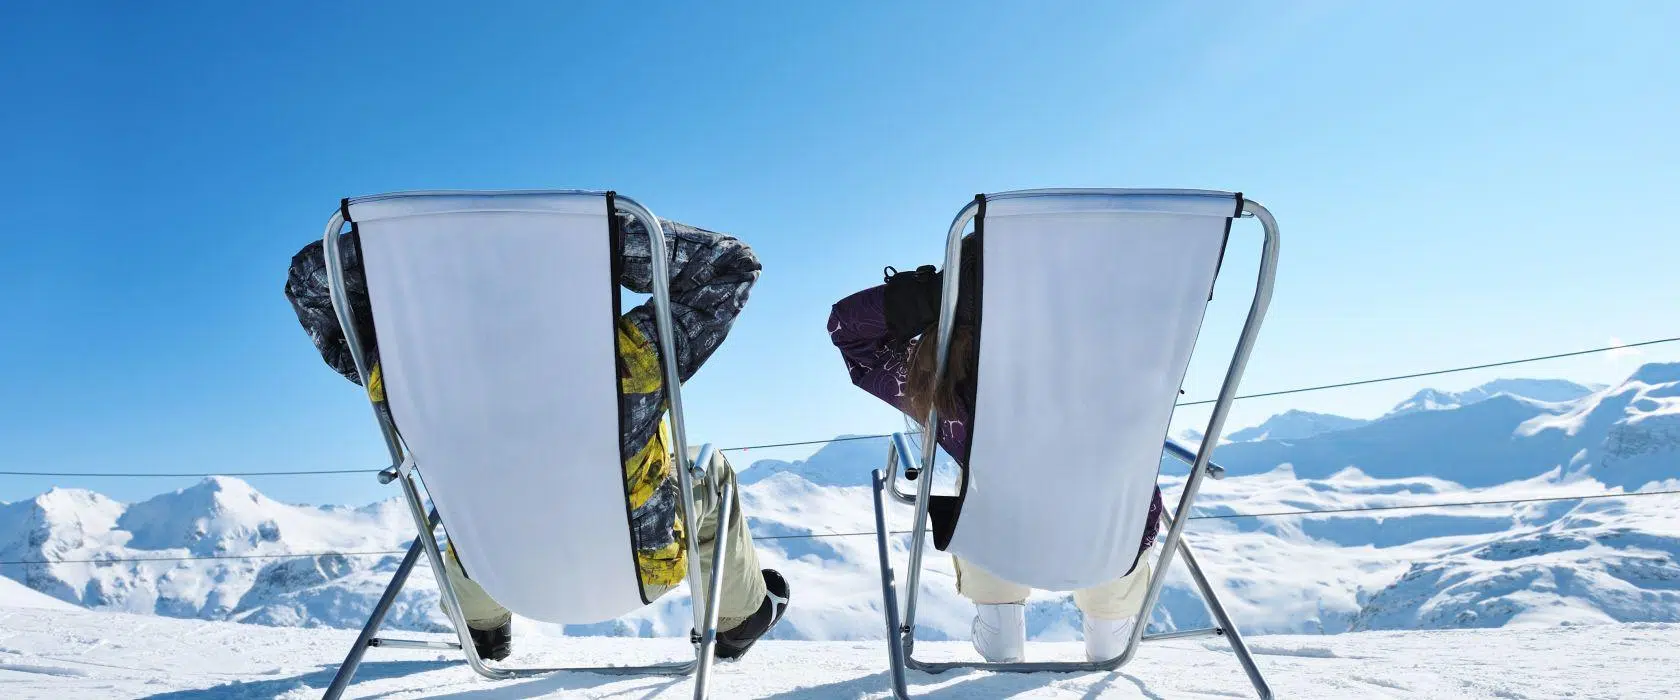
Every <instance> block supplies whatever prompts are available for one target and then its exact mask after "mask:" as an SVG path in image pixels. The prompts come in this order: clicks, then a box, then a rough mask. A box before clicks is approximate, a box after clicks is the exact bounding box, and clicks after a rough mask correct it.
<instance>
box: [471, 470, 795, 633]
mask: <svg viewBox="0 0 1680 700" xmlns="http://www.w3.org/2000/svg"><path fill="white" fill-rule="evenodd" d="M688 454H689V458H690V459H695V458H698V457H699V456H700V449H699V448H697V447H695V448H689V450H688ZM712 454H713V455H715V456H714V457H713V458H712V464H711V469H716V470H718V472H717V475H718V479H719V482H720V483H724V482H726V483H728V484H730V485H731V486H734V485H735V469H734V468H733V467H731V466H730V465H729V460H728V459H726V458H724V456H723V453H722V452H714V453H712ZM720 505H721V504H720V502H719V498H718V496H717V494H714V493H712V491H711V489H709V488H707V487H706V485H705V484H704V483H697V484H695V485H694V508H695V510H698V511H699V512H700V518H699V521H700V522H699V525H700V527H699V529H700V533H699V538H698V544H699V546H700V578H699V580H700V581H708V580H710V579H709V578H708V577H710V576H711V573H712V542H713V540H715V539H716V538H717V525H718V507H719V506H720ZM729 510H730V513H729V544H728V545H727V546H725V547H724V550H725V551H724V555H723V557H724V559H723V596H722V597H721V599H720V600H719V601H718V631H719V632H722V631H726V630H730V629H734V628H735V627H736V626H737V625H740V624H741V623H742V622H743V621H745V620H746V619H747V618H748V617H751V616H752V614H753V613H755V612H758V608H759V606H761V605H763V604H764V597H765V595H767V594H768V591H767V590H766V589H765V587H764V574H763V573H762V571H761V570H760V568H759V565H758V552H757V551H755V550H754V549H753V542H752V533H751V532H748V531H747V517H746V515H744V514H742V513H741V495H740V491H739V490H738V487H737V490H736V492H735V498H734V500H732V501H731V502H730V506H729ZM444 562H445V566H444V571H446V572H447V573H448V576H449V585H450V586H452V587H454V589H455V597H456V598H458V599H460V601H461V613H462V614H463V615H464V616H465V617H466V618H467V626H468V627H471V628H473V629H479V630H489V629H495V628H497V627H500V626H502V625H505V624H507V622H508V620H510V619H512V614H511V613H509V612H508V609H507V608H504V607H502V606H501V604H499V603H497V602H496V601H495V600H493V599H491V598H490V594H488V593H485V592H484V589H483V588H480V587H479V585H478V583H476V582H474V581H473V580H472V579H469V578H467V576H466V573H465V572H463V571H462V570H461V563H460V562H459V561H457V560H456V559H455V548H454V547H453V546H451V547H449V548H448V550H447V551H446V553H445V555H444ZM672 588H676V586H669V587H666V588H664V589H652V590H649V591H648V592H647V596H648V599H649V600H655V599H657V598H659V597H660V596H662V595H665V594H666V593H668V592H670V590H671V589H672Z"/></svg>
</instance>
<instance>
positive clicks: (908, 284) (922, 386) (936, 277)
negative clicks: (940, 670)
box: [828, 234, 1162, 662]
mask: <svg viewBox="0 0 1680 700" xmlns="http://www.w3.org/2000/svg"><path fill="white" fill-rule="evenodd" d="M980 255H981V240H980V237H979V236H978V235H974V234H971V235H969V236H968V237H967V238H965V239H964V240H963V243H962V272H961V276H962V278H961V279H960V280H958V292H957V310H956V320H955V323H954V325H953V326H952V328H951V345H950V359H949V362H948V364H949V367H947V368H946V372H945V375H944V376H943V377H936V376H935V368H934V365H935V360H936V358H935V357H934V356H935V355H936V354H937V352H936V350H935V345H936V343H935V341H934V338H935V336H936V334H935V333H934V331H935V328H936V326H937V325H938V323H939V301H940V295H941V293H942V292H941V290H942V280H941V273H939V272H936V271H935V270H934V268H933V266H931V265H925V266H922V267H921V268H919V269H917V270H914V271H910V272H898V271H896V270H893V269H892V268H890V267H889V268H887V269H886V274H885V277H886V279H885V280H884V281H885V284H881V285H877V286H874V287H870V288H868V289H865V290H863V291H860V292H857V293H855V294H852V295H850V296H848V297H846V298H844V299H841V300H840V301H839V302H837V303H835V304H834V307H833V309H832V311H831V312H830V314H829V317H828V335H829V339H830V340H831V341H832V342H833V343H834V346H835V347H836V348H839V350H840V355H841V357H842V358H844V359H845V362H846V371H847V372H848V373H850V374H851V378H852V383H853V384H855V385H857V386H858V387H859V388H862V389H863V390H864V391H867V392H869V393H870V394H873V395H874V396H875V397H877V398H879V399H881V400H882V401H885V402H887V403H889V404H892V405H893V406H894V407H896V408H898V409H899V410H900V411H903V412H904V413H905V414H907V415H909V416H910V417H911V418H912V419H914V420H916V421H917V422H918V423H920V422H922V421H924V420H926V419H927V415H928V410H929V409H930V408H938V410H939V437H938V439H939V446H940V447H942V448H944V450H945V452H946V453H947V454H950V455H951V456H952V458H953V459H955V460H956V462H957V463H958V464H959V465H963V466H964V467H966V465H967V462H968V446H969V434H968V421H969V417H970V416H972V415H973V409H974V396H975V391H974V379H973V378H974V376H975V373H976V371H977V368H978V366H979V348H978V346H977V344H976V343H977V339H978V337H979V335H978V333H977V330H978V328H979V309H978V304H977V299H978V297H979V292H978V290H979V271H980ZM924 340H925V341H926V342H923V341H924ZM964 478H966V474H965V477H964ZM960 506H961V501H960V500H959V497H956V496H933V497H932V498H931V500H930V501H929V503H928V514H929V516H930V517H931V519H932V520H933V535H934V546H935V547H936V548H938V549H939V550H941V551H943V550H944V549H945V548H946V546H947V545H949V544H950V541H951V535H952V534H953V533H954V532H955V528H956V523H957V519H958V517H959V516H960ZM1161 508H1162V505H1161V491H1160V489H1159V488H1157V489H1156V490H1155V498H1154V500H1153V501H1152V502H1151V504H1150V508H1149V516H1148V517H1149V522H1148V523H1146V524H1145V526H1144V532H1143V538H1142V540H1141V541H1140V542H1139V543H1138V558H1137V560H1136V562H1135V563H1134V564H1133V566H1132V570H1131V571H1130V572H1128V573H1127V574H1125V575H1123V576H1121V577H1120V578H1118V579H1115V580H1113V581H1110V582H1107V583H1103V584H1100V585H1097V586H1094V587H1091V588H1085V589H1081V590H1077V591H1074V594H1073V599H1074V603H1075V604H1076V605H1078V606H1079V609H1080V611H1081V612H1082V613H1083V614H1084V632H1085V655H1086V658H1088V659H1090V660H1091V661H1106V660H1108V659H1112V658H1114V657H1117V656H1119V655H1120V654H1121V653H1122V652H1124V651H1125V650H1126V645H1127V644H1128V643H1129V642H1130V641H1131V635H1132V625H1133V623H1134V621H1135V620H1136V618H1137V614H1138V611H1139V610H1140V609H1141V608H1142V607H1143V599H1144V596H1145V594H1146V593H1147V589H1148V586H1149V572H1150V566H1149V557H1148V554H1149V549H1150V548H1151V547H1152V546H1154V544H1155V534H1156V530H1157V529H1158V527H1159V525H1160V521H1161ZM952 559H953V561H954V564H955V567H956V572H957V592H958V593H960V594H961V595H962V596H963V597H965V598H968V599H969V600H971V601H973V602H974V605H975V617H974V626H973V642H974V648H975V650H976V651H978V652H980V655H981V656H983V657H985V659H986V660H987V661H993V662H1008V661H1021V660H1022V659H1023V657H1024V653H1023V652H1024V648H1025V646H1026V601H1027V596H1028V594H1030V593H1031V592H1032V591H1031V589H1030V588H1028V587H1027V586H1024V585H1021V584H1018V583H1015V582H1012V581H1006V580H1003V579H1002V578H999V577H998V576H996V575H994V574H992V573H991V572H988V571H986V570H984V569H981V568H980V567H978V566H975V565H974V564H973V563H971V562H966V561H963V560H962V559H961V558H958V557H954V556H953V557H952Z"/></svg>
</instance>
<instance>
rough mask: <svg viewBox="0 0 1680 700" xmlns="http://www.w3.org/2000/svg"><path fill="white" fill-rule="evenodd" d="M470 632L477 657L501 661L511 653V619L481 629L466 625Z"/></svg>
mask: <svg viewBox="0 0 1680 700" xmlns="http://www.w3.org/2000/svg"><path fill="white" fill-rule="evenodd" d="M467 632H469V633H471V634H472V640H473V648H475V649H477V650H478V656H479V658H482V659H486V660H489V661H501V660H502V659H505V658H507V657H508V654H511V653H513V620H508V621H507V622H504V623H502V625H501V626H500V627H497V628H495V629H488V630H481V629H477V628H474V627H472V626H470V625H469V626H468V627H467Z"/></svg>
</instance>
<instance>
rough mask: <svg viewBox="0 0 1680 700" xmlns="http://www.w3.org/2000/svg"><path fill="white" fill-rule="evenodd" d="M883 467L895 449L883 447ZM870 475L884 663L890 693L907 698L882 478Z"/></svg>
mask: <svg viewBox="0 0 1680 700" xmlns="http://www.w3.org/2000/svg"><path fill="white" fill-rule="evenodd" d="M887 468H889V469H897V468H898V464H897V452H896V450H895V449H894V448H891V447H889V448H887ZM872 477H873V478H872V482H873V484H874V486H875V547H876V549H877V550H878V551H879V553H880V567H881V607H882V608H883V610H884V612H885V614H886V618H887V662H888V664H889V665H890V667H891V669H892V687H893V695H894V697H897V698H899V699H900V700H904V699H905V698H908V697H910V691H909V690H908V689H907V687H906V685H905V681H904V639H903V637H901V636H900V634H901V633H900V631H899V628H898V591H897V590H896V589H895V587H894V585H893V570H892V563H891V562H890V561H888V557H887V506H886V502H885V501H884V500H883V497H882V496H883V492H884V491H885V489H886V478H885V477H884V476H882V474H881V470H879V469H877V470H875V473H874V474H873V475H872ZM930 478H931V477H930Z"/></svg>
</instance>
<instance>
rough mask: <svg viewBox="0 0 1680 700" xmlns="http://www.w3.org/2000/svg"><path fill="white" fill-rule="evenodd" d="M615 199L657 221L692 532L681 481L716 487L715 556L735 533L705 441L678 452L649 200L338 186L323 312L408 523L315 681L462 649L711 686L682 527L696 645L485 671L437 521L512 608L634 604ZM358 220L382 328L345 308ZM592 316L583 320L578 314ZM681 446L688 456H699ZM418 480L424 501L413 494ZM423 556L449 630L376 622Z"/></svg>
mask: <svg viewBox="0 0 1680 700" xmlns="http://www.w3.org/2000/svg"><path fill="white" fill-rule="evenodd" d="M618 212H624V213H626V214H628V215H630V216H633V217H635V218H636V219H638V220H640V221H641V222H642V223H643V225H644V226H645V228H646V229H647V231H648V235H649V236H650V238H651V250H652V257H653V259H652V267H653V301H654V305H655V308H656V311H657V317H658V318H657V325H658V330H659V333H658V334H659V338H658V342H659V348H660V352H659V356H660V359H661V360H662V362H663V363H664V372H665V388H666V390H667V391H668V392H669V393H668V397H669V402H668V405H669V407H670V413H669V421H670V428H671V435H672V438H673V442H674V443H675V444H674V447H675V459H676V471H677V477H678V480H679V484H680V490H681V496H682V501H681V514H682V517H683V519H684V520H683V521H684V523H685V524H686V525H687V530H686V531H687V532H698V531H699V528H698V526H697V523H696V517H697V516H696V513H695V510H694V502H693V491H692V487H691V485H692V484H693V483H696V482H700V483H706V484H708V485H709V486H710V487H711V488H713V489H714V493H721V496H720V498H719V501H718V502H719V503H721V504H723V506H722V507H723V508H724V509H725V511H724V512H722V513H721V514H720V518H719V520H718V523H719V524H718V527H719V528H720V531H719V533H718V535H717V539H716V543H715V547H714V550H713V552H714V555H715V557H716V558H715V559H714V561H720V562H721V561H723V557H724V552H723V550H724V547H725V543H726V542H727V541H728V537H727V536H726V534H727V533H725V532H723V531H722V529H724V528H727V526H728V523H729V513H728V512H727V509H728V508H729V504H730V502H731V500H732V499H731V496H732V494H731V493H730V492H729V487H728V486H727V485H722V486H720V485H719V484H718V480H717V479H713V478H709V477H708V473H709V472H710V470H702V469H701V468H700V467H698V466H694V465H706V466H710V465H711V464H712V455H713V454H714V451H713V449H712V448H711V447H710V446H709V445H708V446H703V447H701V448H700V449H699V451H698V454H697V455H694V454H691V453H690V451H689V449H688V443H687V434H686V432H685V430H684V423H683V407H682V398H681V394H680V388H681V382H680V381H679V380H678V373H677V366H676V364H675V358H676V353H675V352H674V350H673V348H674V342H673V330H672V322H671V310H670V299H669V279H668V276H669V273H668V272H667V255H668V254H667V252H666V248H665V237H664V233H663V229H662V228H661V226H660V224H659V220H658V219H657V218H655V217H654V216H653V214H652V213H651V212H649V211H648V210H647V209H646V208H645V207H643V206H641V205H640V204H637V203H636V202H635V201H633V200H631V199H629V198H628V197H621V196H617V195H615V194H614V193H612V192H581V191H519V192H419V193H399V194H388V195H378V196H372V197H363V198H359V199H347V200H344V201H343V202H342V203H341V205H340V207H339V211H338V212H337V213H335V214H333V216H332V218H331V219H330V220H329V221H328V223H327V230H326V250H325V253H326V260H327V270H328V276H329V280H330V285H331V291H332V301H333V306H334V309H335V310H336V311H337V313H338V318H339V323H340V325H341V327H343V328H344V329H345V331H346V332H345V335H346V338H347V341H348V343H349V345H350V349H351V351H352V354H353V355H354V357H355V361H356V369H357V371H358V372H359V373H360V374H361V376H362V379H363V382H362V385H363V386H364V387H368V395H369V398H370V399H371V402H372V404H373V408H374V413H375V415H376V416H377V418H378V422H379V426H380V428H381V430H382V432H383V433H384V437H385V442H386V446H387V447H388V448H389V450H390V455H391V463H392V466H391V467H390V468H388V469H386V470H384V471H382V472H381V474H380V480H381V481H382V482H384V483H390V482H392V481H395V482H398V483H399V484H401V486H402V489H403V494H404V496H405V497H406V500H407V502H408V506H409V510H410V511H411V512H412V515H413V517H414V522H415V525H416V527H417V528H418V530H419V536H418V537H417V538H416V539H415V541H414V544H413V545H412V546H411V547H410V548H409V551H408V555H407V557H406V558H405V559H404V560H403V561H402V563H401V564H400V565H399V567H398V569H397V572H396V575H395V576H393V578H392V580H391V583H390V584H389V586H388V587H387V588H386V590H385V594H384V596H382V597H381V598H380V600H379V602H378V604H377V605H376V606H375V608H374V609H373V611H372V614H371V615H370V616H369V618H368V622H367V624H366V625H365V626H364V627H363V629H362V633H361V635H360V637H358V638H357V640H356V642H355V646H354V647H353V648H352V649H351V651H350V654H349V655H348V656H347V657H346V658H345V661H344V663H343V665H342V666H341V667H340V668H339V671H338V674H337V675H336V676H335V677H334V679H333V683H332V685H331V686H330V687H329V688H328V690H327V693H326V695H325V697H326V698H329V699H331V698H337V697H339V695H340V694H342V693H343V692H344V689H345V688H346V687H348V685H349V683H350V681H351V678H352V677H353V676H354V674H355V672H356V668H357V666H358V665H359V664H360V663H361V658H362V655H363V654H364V653H365V652H366V650H367V649H369V648H372V647H392V648H410V649H413V648H420V649H434V648H437V649H459V650H461V651H462V652H464V653H465V654H466V658H467V663H468V665H470V666H471V667H472V669H473V670H474V671H477V672H478V673H480V674H482V675H483V676H485V677H487V678H492V679H507V678H514V677H518V676H525V675H532V674H541V673H547V672H551V671H566V670H569V671H586V672H592V673H605V674H669V675H686V674H690V673H696V672H697V677H696V680H695V688H694V697H696V698H703V697H705V696H706V689H707V679H708V676H709V673H710V669H711V666H712V661H713V649H714V645H715V643H716V639H717V618H718V611H717V607H716V605H715V601H716V600H717V599H718V591H719V588H720V586H721V582H722V579H721V577H720V576H719V575H718V572H717V571H714V572H713V574H712V577H711V579H710V580H709V581H707V582H705V584H704V585H702V583H701V582H700V581H697V580H695V579H696V577H697V576H698V575H699V574H698V572H699V570H700V567H699V566H698V565H693V564H692V563H694V562H698V561H699V560H700V557H699V551H698V545H697V544H696V543H695V542H694V541H693V539H692V538H690V539H689V543H688V556H689V561H690V562H691V566H690V567H689V580H688V583H689V588H690V590H691V591H692V592H693V596H692V600H693V601H694V603H693V607H694V618H695V619H694V629H695V630H699V632H697V633H696V634H695V635H694V638H693V640H692V641H693V642H694V644H695V657H694V658H692V659H686V660H682V661H677V662H672V663H664V664H659V665H653V666H622V667H619V666H612V667H604V668H497V667H493V666H491V665H489V664H488V663H486V661H485V660H484V659H482V658H480V657H479V655H478V653H477V651H476V650H475V649H474V647H473V643H472V639H471V637H470V636H469V634H468V630H467V623H466V620H465V618H464V617H463V615H462V612H461V605H460V602H459V599H458V596H457V593H456V591H455V590H454V589H453V588H452V587H451V586H450V583H449V579H448V577H447V576H445V575H444V563H443V556H442V554H441V553H440V552H439V549H438V540H437V538H436V536H435V535H434V534H433V529H434V528H435V527H436V526H437V525H438V524H439V521H440V519H441V522H442V524H443V526H444V528H445V530H446V531H447V534H448V536H449V540H450V542H451V544H452V546H453V547H454V549H455V552H456V553H457V555H458V556H459V557H460V559H461V564H462V568H463V569H464V570H465V572H466V574H467V575H468V576H470V577H471V578H472V579H473V580H474V581H476V582H477V583H478V584H479V585H480V586H482V587H483V588H484V590H485V591H486V592H487V593H489V594H490V596H491V597H493V598H495V599H496V601H497V602H499V603H501V604H502V605H503V606H505V607H507V608H508V609H509V610H512V611H513V612H516V613H518V614H520V615H522V616H525V617H528V618H532V619H536V620H542V621H545V622H555V623H588V622H599V621H603V620H609V619H612V618H616V617H619V616H621V615H623V614H625V613H628V612H631V611H634V610H636V609H638V608H641V607H642V606H644V605H645V604H646V603H647V601H644V600H643V599H642V594H641V588H640V586H639V583H638V581H639V579H638V574H637V570H636V564H635V558H634V557H635V552H634V550H633V548H632V546H631V539H630V522H629V508H628V507H627V505H626V500H625V478H624V473H623V466H622V465H623V464H624V459H623V455H621V454H620V428H619V398H620V397H619V381H618V356H617V347H616V335H615V332H616V331H615V329H616V324H617V322H618V317H619V302H618V299H619V290H618V269H619V266H618V254H619V248H618V245H617V242H616V241H617V236H619V235H622V234H621V232H620V230H619V226H618V217H617V216H616V214H617V213H618ZM346 223H348V224H350V226H352V227H353V228H352V230H354V231H355V232H356V233H357V234H358V236H357V238H358V240H359V243H360V250H359V253H360V257H361V261H362V266H363V269H364V272H365V275H366V279H367V290H368V297H369V300H370V304H369V305H370V306H371V313H372V319H373V324H372V325H373V330H374V333H375V334H376V335H377V337H378V339H377V347H378V351H379V358H380V362H379V367H378V369H379V372H378V373H377V374H373V376H370V372H371V371H372V370H371V369H370V367H369V366H368V359H367V354H366V348H367V344H368V342H369V341H370V339H367V338H359V337H358V336H357V334H356V325H355V324H354V323H352V322H351V320H350V317H351V313H352V311H351V308H350V304H349V297H348V294H347V291H346V289H345V285H344V269H343V268H344V266H343V257H342V255H343V251H341V250H340V249H339V242H340V238H341V236H340V231H341V229H342V228H343V226H344V225H345V224H346ZM591 329H594V330H591ZM691 457H693V458H695V459H693V460H692V463H691V459H690V458H691ZM421 477H423V483H424V486H425V487H426V492H427V494H428V495H429V496H430V498H431V502H432V505H433V510H431V511H430V512H429V513H428V512H427V510H426V507H425V505H424V503H423V501H422V499H421V493H420V485H421V483H422V482H421V481H419V480H417V479H418V478H421ZM422 553H423V554H424V556H425V557H426V559H427V561H428V562H430V564H431V567H432V571H433V573H434V574H436V577H437V584H438V591H439V595H440V597H441V598H442V604H443V607H444V610H445V612H446V613H447V615H448V617H449V620H450V622H451V623H452V624H453V625H454V627H455V632H456V635H457V637H458V641H456V642H432V641H419V640H403V639H387V638H381V637H378V636H376V635H377V633H378V631H379V626H380V624H381V622H382V621H383V619H384V616H385V614H386V611H387V610H388V609H389V608H390V605H391V603H392V601H393V600H394V599H395V598H396V595H397V593H398V592H399V591H400V590H401V588H402V586H403V584H404V582H405V581H406V580H407V578H408V574H409V572H410V571H411V570H412V569H413V567H414V564H415V562H416V560H417V559H418V558H419V557H420V555H421V554H422Z"/></svg>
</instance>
